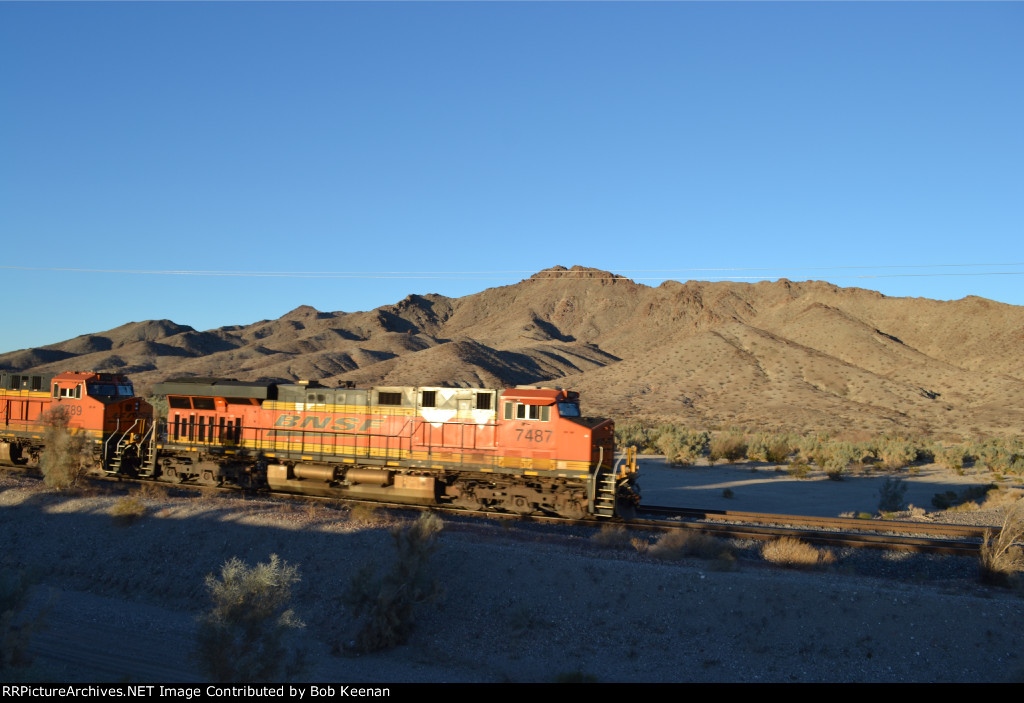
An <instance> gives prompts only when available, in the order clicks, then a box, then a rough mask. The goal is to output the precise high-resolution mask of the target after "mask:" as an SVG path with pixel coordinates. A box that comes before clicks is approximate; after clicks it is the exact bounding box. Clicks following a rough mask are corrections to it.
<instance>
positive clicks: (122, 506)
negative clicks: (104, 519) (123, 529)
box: [110, 496, 146, 525]
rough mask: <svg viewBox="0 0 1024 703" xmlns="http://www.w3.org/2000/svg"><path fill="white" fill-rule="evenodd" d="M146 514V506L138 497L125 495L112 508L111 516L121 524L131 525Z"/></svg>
mask: <svg viewBox="0 0 1024 703" xmlns="http://www.w3.org/2000/svg"><path fill="white" fill-rule="evenodd" d="M145 514H146V506H145V505H143V504H142V501H141V500H139V499H138V498H133V497H131V496H125V497H124V498H121V499H120V500H118V501H117V502H116V503H114V505H113V506H111V508H110V516H111V517H112V518H114V522H116V523H117V524H119V525H130V524H132V523H133V522H135V521H136V520H138V519H139V518H140V517H142V516H143V515H145Z"/></svg>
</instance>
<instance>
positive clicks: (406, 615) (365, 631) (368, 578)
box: [344, 513, 444, 652]
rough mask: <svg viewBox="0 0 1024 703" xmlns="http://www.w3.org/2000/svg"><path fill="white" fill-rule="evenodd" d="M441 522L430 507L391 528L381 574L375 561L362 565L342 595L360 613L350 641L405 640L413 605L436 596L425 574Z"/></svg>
mask: <svg viewBox="0 0 1024 703" xmlns="http://www.w3.org/2000/svg"><path fill="white" fill-rule="evenodd" d="M443 527H444V524H443V523H442V522H441V519H440V518H439V517H437V515H434V514H433V513H423V514H421V515H420V517H419V519H418V520H416V522H414V523H413V524H412V525H410V526H408V527H400V526H396V527H394V528H392V529H391V531H390V533H391V537H392V539H393V540H394V543H395V560H394V562H393V563H392V565H391V568H390V569H389V570H388V571H386V572H385V573H383V574H378V573H377V567H376V565H374V564H367V565H365V566H364V567H363V568H361V569H360V570H359V571H358V572H357V573H356V574H355V576H353V577H352V581H351V583H350V584H349V588H348V591H347V592H346V593H345V596H344V599H345V601H346V603H348V604H349V605H350V606H351V607H352V608H353V609H354V610H355V611H356V612H357V613H359V614H360V615H361V617H362V622H361V624H360V627H359V630H358V632H357V634H356V636H355V640H354V641H353V647H354V648H355V649H356V650H357V651H361V652H374V651H378V650H381V649H387V648H389V647H394V646H397V645H400V644H404V643H405V641H406V640H407V639H408V637H409V634H410V633H411V632H412V629H413V625H414V615H415V610H416V606H417V605H419V604H420V603H425V602H428V601H431V600H435V599H436V598H438V597H439V596H440V595H441V587H440V585H439V584H438V583H437V581H434V580H432V579H431V578H430V576H429V573H428V572H429V569H428V566H429V561H430V557H431V555H433V554H434V552H436V551H437V549H438V544H437V536H438V534H439V533H440V532H441V529H442V528H443Z"/></svg>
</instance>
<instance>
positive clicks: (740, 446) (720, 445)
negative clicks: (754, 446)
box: [708, 432, 747, 463]
mask: <svg viewBox="0 0 1024 703" xmlns="http://www.w3.org/2000/svg"><path fill="white" fill-rule="evenodd" d="M746 455H747V440H746V438H745V437H744V436H743V433H742V432H729V433H728V434H716V435H715V436H714V437H712V438H711V439H710V441H709V442H708V461H710V462H711V463H714V462H716V461H720V460H724V461H739V460H740V459H742V458H743V457H745V456H746Z"/></svg>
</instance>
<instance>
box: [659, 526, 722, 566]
mask: <svg viewBox="0 0 1024 703" xmlns="http://www.w3.org/2000/svg"><path fill="white" fill-rule="evenodd" d="M728 551H729V549H728V547H727V546H726V544H725V543H724V542H723V541H722V540H720V539H718V538H717V537H712V536H711V535H709V534H707V533H706V532H700V531H698V530H675V531H673V532H666V533H665V534H663V535H662V536H661V537H660V538H659V539H658V541H657V542H656V543H655V544H654V545H652V546H651V547H650V548H649V549H648V550H647V553H648V554H650V555H651V556H652V557H655V558H657V559H668V560H677V559H682V558H683V557H687V556H694V557H700V558H702V559H714V558H716V557H721V556H723V552H728Z"/></svg>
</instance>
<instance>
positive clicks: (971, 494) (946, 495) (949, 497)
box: [932, 483, 996, 510]
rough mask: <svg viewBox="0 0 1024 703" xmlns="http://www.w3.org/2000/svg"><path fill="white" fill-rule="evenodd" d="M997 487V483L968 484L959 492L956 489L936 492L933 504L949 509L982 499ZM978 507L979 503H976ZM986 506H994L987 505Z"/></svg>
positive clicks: (941, 508) (939, 507) (942, 508)
mask: <svg viewBox="0 0 1024 703" xmlns="http://www.w3.org/2000/svg"><path fill="white" fill-rule="evenodd" d="M995 488H996V486H995V484H991V483H990V484H988V485H987V486H968V487H967V488H965V489H964V490H962V491H960V493H957V492H956V491H943V492H942V493H936V494H935V495H934V496H932V505H934V506H935V507H936V508H938V509H939V510H947V509H949V508H953V507H956V506H958V505H963V504H966V503H969V502H971V501H976V500H980V499H982V498H985V496H987V495H989V494H990V492H992V491H994V489H995ZM974 507H977V505H974ZM986 507H992V506H990V505H986Z"/></svg>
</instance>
